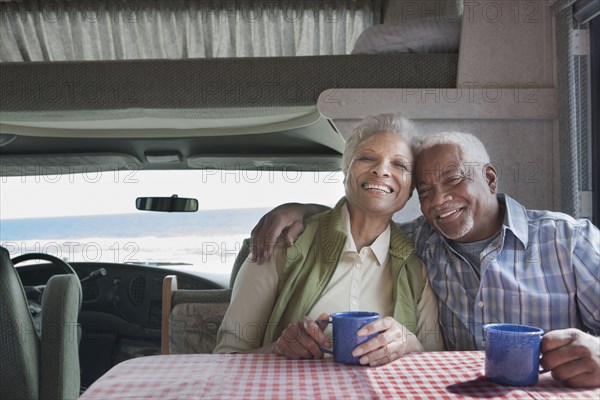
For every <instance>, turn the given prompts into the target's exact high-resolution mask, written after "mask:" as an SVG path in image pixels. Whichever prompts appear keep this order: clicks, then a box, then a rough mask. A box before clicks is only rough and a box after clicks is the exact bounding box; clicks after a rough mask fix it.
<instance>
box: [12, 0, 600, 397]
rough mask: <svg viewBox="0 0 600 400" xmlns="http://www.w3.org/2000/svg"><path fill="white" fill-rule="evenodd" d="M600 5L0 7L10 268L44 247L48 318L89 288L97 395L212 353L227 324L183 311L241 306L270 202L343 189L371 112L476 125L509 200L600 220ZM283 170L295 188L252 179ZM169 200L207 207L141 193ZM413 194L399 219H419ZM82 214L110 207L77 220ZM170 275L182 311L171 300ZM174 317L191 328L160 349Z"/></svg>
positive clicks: (88, 338)
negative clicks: (252, 243)
mask: <svg viewBox="0 0 600 400" xmlns="http://www.w3.org/2000/svg"><path fill="white" fill-rule="evenodd" d="M599 3H600V2H598V1H595V0H592V1H586V0H530V1H508V0H506V1H504V0H501V1H498V0H496V1H492V0H478V1H471V0H423V1H417V0H412V1H411V0H354V1H340V0H332V1H322V2H321V1H306V2H304V1H299V2H292V1H286V0H277V1H243V0H235V1H233V0H232V1H193V0H179V1H177V0H175V1H167V0H90V1H86V2H72V1H67V0H64V1H63V0H57V1H50V0H49V1H46V0H38V1H33V2H29V1H19V0H0V21H1V22H0V84H1V89H0V168H1V170H0V179H1V185H2V189H1V190H0V199H1V202H0V219H1V226H0V245H1V246H2V247H4V248H6V249H7V251H8V253H9V254H10V257H11V258H12V259H13V261H19V260H15V257H17V256H20V255H23V254H28V253H37V254H34V255H33V257H31V259H30V260H29V261H30V262H29V263H19V266H18V268H17V271H18V273H19V276H20V280H21V281H22V284H23V286H25V288H26V293H27V296H28V301H29V308H30V309H31V311H32V313H33V314H34V319H35V317H36V315H37V314H38V313H39V309H40V307H41V298H42V293H43V290H44V286H45V284H46V282H47V281H48V279H49V278H50V276H52V275H55V274H63V273H65V269H64V267H61V266H59V265H58V264H59V262H60V261H61V260H62V261H66V262H68V264H70V266H71V267H72V268H73V272H74V273H75V274H76V275H77V277H78V278H79V279H80V280H81V285H82V290H83V292H82V300H83V301H82V305H81V310H80V311H79V317H78V323H79V324H80V327H81V334H80V341H79V350H78V351H79V354H78V358H79V364H80V384H81V387H82V388H83V389H85V388H86V387H88V386H89V385H90V384H91V383H93V382H94V381H95V380H96V379H98V378H99V377H100V376H101V375H102V374H104V373H105V372H106V371H107V370H109V369H110V368H111V367H112V366H114V365H115V364H117V363H119V362H121V361H123V360H126V359H129V358H132V357H139V356H144V355H152V354H159V353H160V352H161V335H162V340H163V352H165V351H167V352H200V351H206V352H210V350H211V346H214V337H212V336H214V333H215V331H216V327H218V324H219V321H220V320H219V319H218V318H219V317H215V318H216V319H209V318H206V319H203V318H204V317H203V315H202V314H201V313H202V312H203V310H205V309H203V308H202V307H203V306H202V305H201V306H199V307H198V308H195V306H190V305H189V303H191V302H197V301H198V299H202V298H207V297H203V296H207V294H206V293H207V291H208V296H210V295H217V294H218V296H217V298H218V299H217V300H214V299H213V300H206V303H218V304H220V305H221V308H223V307H224V308H226V305H227V302H228V295H229V291H230V284H231V283H232V282H233V279H232V278H235V275H234V276H233V277H232V276H231V274H232V270H233V265H234V261H235V259H236V256H237V254H238V252H239V251H240V250H241V249H242V247H243V246H242V244H243V239H245V238H248V237H249V235H250V229H251V228H252V227H253V226H254V222H257V221H258V219H259V218H260V216H262V215H263V214H264V212H266V211H267V210H268V209H270V208H272V207H274V206H276V205H278V204H280V203H283V202H287V201H304V202H316V203H319V202H321V203H325V204H332V203H334V202H335V200H336V199H337V198H338V197H339V196H341V194H342V193H343V192H342V185H341V180H340V172H339V170H340V165H341V164H340V162H341V154H342V152H343V149H344V143H345V138H347V137H348V136H349V135H350V134H351V131H352V128H353V127H354V126H355V125H356V124H357V123H358V121H360V119H362V118H364V117H365V116H368V115H372V114H379V113H384V112H401V113H403V114H404V115H405V116H407V117H408V118H410V119H412V120H413V121H414V123H415V125H416V126H417V128H418V129H419V130H420V131H421V132H423V134H429V133H433V132H439V131H447V130H457V131H467V132H471V133H474V134H475V135H477V136H478V137H479V138H481V140H482V141H483V143H484V144H485V145H486V147H487V148H488V149H489V151H490V155H491V158H492V161H493V163H494V164H495V165H496V167H497V168H498V171H499V174H500V191H502V192H505V193H507V194H509V195H511V196H514V197H515V198H518V199H519V200H520V201H521V202H522V203H523V204H524V205H525V206H526V207H528V208H533V209H549V210H556V211H562V212H565V213H568V214H571V215H573V216H575V217H586V218H590V219H592V220H593V221H594V222H595V223H596V225H598V223H599V210H598V205H599V204H600V200H599V199H598V187H599V186H600V185H599V179H600V178H599V173H598V171H600V168H599V167H598V157H599V154H600V151H598V150H599V146H600V145H599V144H598V143H599V141H600V140H599V137H600V134H599V133H598V130H599V126H600V123H599V122H598V113H597V110H598V109H599V107H598V104H599V101H598V93H599V90H598V87H599V86H598V85H599V84H598V78H599V76H600V74H599V73H598V71H599V68H600V67H599V65H600V62H599V61H598V57H599V52H598V46H599V41H598V36H599V34H598V31H599V28H598V25H599V20H598V15H599V13H600V8H599V7H600V6H599ZM594 106H595V107H594ZM592 111H594V112H592ZM151 174H158V175H159V176H160V177H161V180H157V181H153V180H152V179H153V178H151V176H154V175H151ZM279 175H283V176H284V178H285V177H288V179H284V180H286V181H287V183H289V184H290V185H289V187H284V186H275V185H262V186H261V185H259V184H257V185H254V187H253V185H252V184H253V183H255V182H256V181H257V180H259V177H261V178H264V179H261V180H267V182H266V183H267V184H268V183H272V182H271V181H268V180H269V179H270V178H271V177H274V176H279ZM301 175H302V176H303V177H304V178H305V179H308V183H310V184H311V185H308V186H306V188H307V189H301V190H300V191H299V190H298V189H299V188H298V186H299V185H298V184H295V185H294V183H297V182H298V180H297V179H299V178H297V177H299V176H301ZM147 177H148V178H147ZM209 178H211V179H212V178H215V179H216V181H215V182H212V183H211V185H208V184H207V182H206V181H207V180H209ZM78 182H81V183H82V184H81V185H79V184H77V183H78ZM127 183H130V184H129V185H128V184H127ZM142 183H144V184H146V183H147V185H146V186H142ZM232 183H233V184H234V185H229V184H232ZM219 184H220V185H221V186H219ZM226 184H227V185H229V186H233V187H234V189H232V188H230V187H226ZM235 184H237V186H236V185H235ZM235 187H237V188H238V189H237V190H235ZM59 188H60V190H57V189H59ZM136 188H137V189H136ZM142 188H143V190H142ZM203 189H204V190H203ZM257 190H258V191H261V192H260V193H258V194H257V193H253V191H257ZM124 193H127V194H128V196H121V194H124ZM174 194H175V195H176V196H177V197H180V198H195V199H198V202H197V204H198V209H199V210H198V212H197V213H187V212H183V213H177V212H172V213H150V212H148V211H139V210H136V207H135V198H136V197H143V196H159V197H163V198H171V200H173V198H172V196H173V195H174ZM286 195H287V197H285V196H286ZM321 195H322V196H323V197H321V198H320V197H319V196H321ZM219 196H222V197H219ZM302 196H304V197H302ZM254 197H256V198H260V199H264V198H268V200H269V201H271V202H270V203H264V202H263V203H260V204H259V203H256V204H258V205H250V199H251V198H254ZM416 197H417V196H413V198H412V199H411V200H410V202H409V204H408V206H407V207H406V208H405V209H404V210H402V211H401V212H399V213H398V214H397V215H396V216H395V217H394V218H395V219H396V220H398V221H408V220H411V219H414V218H415V217H417V216H419V215H420V210H419V206H418V199H417V198H416ZM118 202H122V203H125V202H126V203H127V204H116V203H118ZM209 202H211V203H215V204H217V206H214V207H212V208H207V207H208V206H207V204H208V203H209ZM246 203H248V204H246ZM169 204H170V203H169ZM219 204H221V205H222V207H218V205H219ZM252 204H254V203H252ZM112 205H115V206H116V207H120V208H118V210H119V211H115V212H114V213H111V211H109V210H110V207H109V206H112ZM83 206H85V207H87V208H86V209H87V210H96V211H97V210H99V211H98V213H97V214H94V213H92V214H89V211H86V212H88V214H86V212H83V211H82V212H81V213H80V214H77V213H76V212H75V213H74V214H73V215H71V214H68V211H69V210H71V211H72V210H76V209H79V208H80V207H83ZM124 207H126V208H124ZM225 209H227V210H229V209H236V210H234V211H232V212H231V213H230V214H228V215H226V216H224V215H225V214H224V212H223V210H225ZM46 210H48V211H46ZM61 210H62V211H61ZM107 210H108V211H107ZM123 210H126V211H123ZM127 210H129V211H127ZM146 210H147V208H146ZM215 210H220V213H219V214H215V212H216V211H215ZM142 215H143V216H144V218H146V216H147V219H144V221H142V220H141V218H142V217H141V216H142ZM190 215H198V218H200V217H201V216H202V217H203V218H205V219H204V220H199V222H197V221H196V220H195V219H194V220H193V221H192V218H196V217H190ZM217 215H218V218H223V219H220V220H219V222H218V223H216V224H215V223H214V222H213V225H215V226H217V227H218V228H219V229H220V230H219V231H218V233H214V232H212V233H211V232H209V231H208V230H206V229H205V228H206V224H208V222H206V221H207V220H208V219H209V218H211V216H212V218H213V219H214V218H217ZM84 216H85V217H86V218H83V217H84ZM78 218H79V219H78ZM81 218H83V219H81ZM243 221H246V222H243ZM162 223H165V224H168V226H169V228H168V229H167V228H165V227H162V225H161V224H162ZM196 224H197V225H196ZM203 224H204V225H203ZM244 224H245V225H244ZM202 229H204V230H202ZM236 229H237V230H236ZM173 232H174V233H173ZM198 232H201V234H199V233H198ZM231 232H235V234H234V233H231ZM236 235H237V236H236ZM221 236H227V237H228V238H229V240H230V242H226V240H225V239H223V240H221V239H215V237H221ZM211 238H212V239H211ZM161 241H162V243H163V244H161ZM166 241H168V245H165V244H164V243H167V242H166ZM176 242H179V243H178V244H181V245H182V248H183V247H185V248H184V249H180V248H179V247H178V244H177V245H176V244H175V243H176ZM159 250H160V252H161V253H160V254H159ZM102 252H104V255H105V257H100V256H99V253H102ZM142 252H143V254H144V255H143V256H141V255H140V254H142ZM185 252H190V253H194V252H196V253H197V254H196V256H197V258H194V261H190V260H187V259H184V258H182V254H183V253H185ZM39 253H48V254H51V255H53V256H56V257H58V259H59V260H58V261H56V260H54V261H52V262H51V263H48V260H47V259H46V260H41V257H40V256H39ZM208 255H210V256H213V258H209V257H208ZM106 256H108V257H106ZM34 260H35V261H34ZM211 260H216V261H215V264H214V265H208V264H210V263H211V262H213V261H211ZM32 261H33V262H32ZM3 273H4V272H3ZM171 275H175V276H176V280H177V284H176V286H177V291H178V292H179V294H178V295H177V296H179V297H178V298H176V299H175V300H176V301H174V302H173V303H171V300H172V298H171V297H169V304H168V305H167V307H165V304H164V300H163V299H164V298H163V281H164V278H165V277H166V276H171ZM2 279H4V278H2ZM220 296H223V297H220ZM3 304H4V303H3ZM177 307H180V308H179V309H177ZM224 308H223V310H224ZM177 310H179V311H177ZM211 310H212V311H211V312H213V313H215V312H216V311H215V310H214V308H213V309H211ZM223 310H221V312H222V311H223ZM171 313H172V314H171ZM212 315H213V314H211V316H212ZM192 320H196V321H203V322H208V323H209V324H208V325H207V324H205V323H203V324H200V325H202V326H203V329H208V330H209V331H210V332H204V334H203V335H202V338H203V339H202V340H204V338H205V337H209V336H211V339H210V340H212V341H213V342H211V343H209V344H208V345H206V344H203V343H200V342H201V341H202V340H199V339H198V338H194V337H193V335H194V329H199V328H198V325H199V324H198V323H196V324H195V325H194V323H193V322H190V321H192ZM165 324H173V325H174V326H176V327H178V328H177V329H175V330H174V331H171V333H170V337H169V338H168V339H167V343H166V347H165V343H164V341H165V335H166V334H169V331H167V333H165V332H164V328H166V326H165ZM161 326H162V328H163V333H162V334H161ZM207 326H208V328H207ZM186 335H187V337H186ZM169 344H170V346H169ZM165 349H166V350H165Z"/></svg>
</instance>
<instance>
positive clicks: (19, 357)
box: [0, 247, 40, 399]
mask: <svg viewBox="0 0 600 400" xmlns="http://www.w3.org/2000/svg"><path fill="white" fill-rule="evenodd" d="M0 310H1V311H0V329H1V331H0V360H2V368H0V376H1V378H0V381H1V382H2V384H1V385H0V399H38V398H39V397H40V393H39V380H40V374H39V369H38V365H39V361H40V349H39V337H38V335H37V332H36V330H35V328H34V325H33V320H32V319H31V313H30V312H29V305H28V303H27V297H26V296H25V291H24V290H23V285H22V284H21V279H20V278H19V275H17V271H16V270H15V267H14V265H13V263H12V262H11V260H10V257H9V254H8V251H7V250H6V249H5V248H3V247H0ZM5 365H6V366H8V367H5Z"/></svg>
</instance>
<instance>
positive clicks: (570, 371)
mask: <svg viewBox="0 0 600 400" xmlns="http://www.w3.org/2000/svg"><path fill="white" fill-rule="evenodd" d="M541 352H542V359H541V361H540V362H541V365H542V367H543V368H544V369H546V370H549V371H552V377H553V378H554V379H556V380H557V381H561V382H563V383H564V384H565V385H566V386H571V387H600V338H599V337H595V336H592V335H590V334H587V333H585V332H582V331H580V330H579V329H561V330H556V331H551V332H548V333H546V334H545V335H544V336H543V337H542V347H541Z"/></svg>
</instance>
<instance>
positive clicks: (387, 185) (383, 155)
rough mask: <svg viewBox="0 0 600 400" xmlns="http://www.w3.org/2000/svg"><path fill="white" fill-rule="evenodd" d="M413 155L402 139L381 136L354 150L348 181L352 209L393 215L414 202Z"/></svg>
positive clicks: (348, 197) (346, 184)
mask: <svg viewBox="0 0 600 400" xmlns="http://www.w3.org/2000/svg"><path fill="white" fill-rule="evenodd" d="M413 162H414V159H413V153H412V151H411V148H410V145H409V144H408V143H407V142H406V141H404V140H403V139H401V138H400V137H399V136H398V135H396V134H393V133H388V132H380V133H376V134H375V135H372V136H371V137H369V138H368V139H367V140H365V141H363V142H362V143H359V144H358V145H357V146H356V148H355V149H354V154H353V155H352V160H351V162H350V166H349V168H348V171H347V173H346V176H345V178H344V185H345V189H346V198H347V199H348V203H349V206H350V207H351V208H352V209H355V210H361V211H362V212H365V213H367V214H372V215H379V216H381V215H385V216H387V215H389V216H390V217H391V215H392V214H393V213H395V212H396V211H398V210H400V209H401V208H402V207H404V205H405V204H406V202H407V201H408V199H409V198H410V196H411V194H412V191H413V186H412V169H413Z"/></svg>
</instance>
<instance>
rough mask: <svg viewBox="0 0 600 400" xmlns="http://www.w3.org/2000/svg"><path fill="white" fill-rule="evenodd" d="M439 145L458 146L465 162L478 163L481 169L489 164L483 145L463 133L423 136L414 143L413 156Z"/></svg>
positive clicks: (488, 157) (468, 134) (475, 138)
mask: <svg viewBox="0 0 600 400" xmlns="http://www.w3.org/2000/svg"><path fill="white" fill-rule="evenodd" d="M441 144H454V145H456V146H458V148H460V150H461V153H462V154H461V156H462V159H463V161H465V162H469V163H480V164H481V166H482V167H483V166H485V165H487V164H489V163H490V156H489V154H488V152H487V150H486V149H485V146H484V145H483V143H481V141H480V140H479V139H477V137H476V136H475V135H473V134H470V133H465V132H440V133H435V134H433V135H428V136H423V137H421V138H419V140H418V141H417V142H416V143H415V154H416V155H418V154H419V153H420V152H421V151H423V150H425V149H429V148H431V147H433V146H437V145H441Z"/></svg>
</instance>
